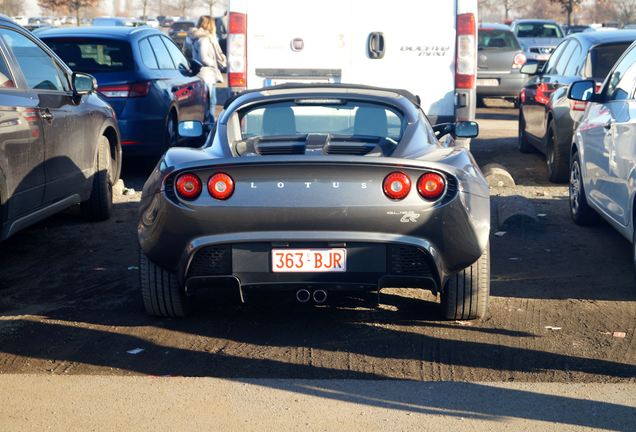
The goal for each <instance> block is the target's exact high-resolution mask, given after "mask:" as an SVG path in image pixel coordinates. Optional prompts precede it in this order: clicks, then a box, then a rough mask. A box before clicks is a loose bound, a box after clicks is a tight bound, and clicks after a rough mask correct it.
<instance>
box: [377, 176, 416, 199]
mask: <svg viewBox="0 0 636 432" xmlns="http://www.w3.org/2000/svg"><path fill="white" fill-rule="evenodd" d="M382 189H383V190H384V194H385V195H386V196H388V197H389V198H391V199H394V200H401V199H404V198H406V196H407V195H408V194H409V192H410V191H411V179H410V178H409V176H407V175H406V174H404V173H403V172H400V171H395V172H392V173H391V174H389V175H388V176H386V177H385V178H384V182H382Z"/></svg>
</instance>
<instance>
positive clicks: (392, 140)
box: [234, 98, 406, 153]
mask: <svg viewBox="0 0 636 432" xmlns="http://www.w3.org/2000/svg"><path fill="white" fill-rule="evenodd" d="M238 118H239V124H240V136H237V137H236V138H237V139H236V142H235V143H234V144H235V145H236V144H237V143H238V142H242V143H245V142H246V141H250V140H251V141H252V142H255V141H254V140H256V142H258V143H268V142H278V143H280V142H283V141H286V142H290V143H298V144H299V145H303V144H304V145H306V146H307V147H312V146H317V147H319V148H320V147H323V146H325V145H328V144H330V145H338V144H351V145H354V146H355V145H371V146H372V147H373V146H375V145H378V146H380V147H381V148H382V150H383V152H385V153H386V152H387V151H390V150H392V149H393V148H394V147H395V146H396V145H397V143H398V142H399V141H400V139H401V137H402V132H403V130H404V127H405V126H406V124H405V119H404V117H403V115H402V113H401V112H399V111H397V110H396V109H395V108H393V107H391V106H387V105H381V104H374V103H367V102H361V101H354V100H341V99H315V98H307V99H297V100H295V101H287V102H278V103H272V104H267V105H260V106H256V107H250V108H247V109H245V110H243V111H240V112H239V113H238ZM238 152H239V153H241V152H240V151H238Z"/></svg>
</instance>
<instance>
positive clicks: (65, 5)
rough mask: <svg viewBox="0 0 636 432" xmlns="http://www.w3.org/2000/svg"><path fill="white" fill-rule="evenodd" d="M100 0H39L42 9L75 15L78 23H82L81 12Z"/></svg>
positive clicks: (94, 5)
mask: <svg viewBox="0 0 636 432" xmlns="http://www.w3.org/2000/svg"><path fill="white" fill-rule="evenodd" d="M98 3H99V0H38V5H40V7H41V8H42V9H47V10H50V11H53V12H56V13H61V14H72V15H75V21H76V22H77V25H78V26H79V25H80V12H81V10H82V9H85V8H93V7H96V6H97V4H98Z"/></svg>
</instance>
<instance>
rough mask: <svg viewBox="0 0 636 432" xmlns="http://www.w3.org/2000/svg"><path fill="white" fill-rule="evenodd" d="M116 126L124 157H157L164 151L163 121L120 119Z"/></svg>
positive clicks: (155, 119)
mask: <svg viewBox="0 0 636 432" xmlns="http://www.w3.org/2000/svg"><path fill="white" fill-rule="evenodd" d="M118 124H119V130H120V132H121V144H122V151H123V154H124V155H126V156H131V155H158V154H160V153H162V152H163V151H164V139H165V137H164V133H165V129H166V125H165V119H163V118H161V119H158V118H148V119H144V118H131V119H127V118H120V119H119V120H118Z"/></svg>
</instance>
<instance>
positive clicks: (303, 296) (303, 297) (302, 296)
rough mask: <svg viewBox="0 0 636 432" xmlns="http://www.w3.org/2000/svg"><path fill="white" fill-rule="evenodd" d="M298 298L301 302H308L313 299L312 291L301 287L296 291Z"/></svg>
mask: <svg viewBox="0 0 636 432" xmlns="http://www.w3.org/2000/svg"><path fill="white" fill-rule="evenodd" d="M296 300H298V302H299V303H307V302H308V301H309V300H311V293H310V292H309V291H308V290H306V289H304V288H303V289H299V290H298V291H296Z"/></svg>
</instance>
